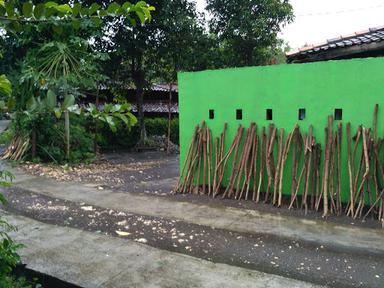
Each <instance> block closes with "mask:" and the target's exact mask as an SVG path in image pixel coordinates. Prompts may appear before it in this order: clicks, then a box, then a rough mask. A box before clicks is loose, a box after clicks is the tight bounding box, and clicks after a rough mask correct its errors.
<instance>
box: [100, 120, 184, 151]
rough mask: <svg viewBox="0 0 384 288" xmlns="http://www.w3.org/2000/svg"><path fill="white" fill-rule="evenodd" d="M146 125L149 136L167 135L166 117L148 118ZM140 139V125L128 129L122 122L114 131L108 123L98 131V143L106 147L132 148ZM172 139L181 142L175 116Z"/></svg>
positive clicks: (177, 142)
mask: <svg viewBox="0 0 384 288" xmlns="http://www.w3.org/2000/svg"><path fill="white" fill-rule="evenodd" d="M145 127H146V130H147V136H149V137H151V136H155V135H157V136H163V135H167V131H168V119H166V118H146V119H145ZM139 139H140V132H139V127H137V126H134V127H133V128H132V129H127V128H126V127H124V126H123V125H122V124H118V125H117V129H116V132H115V133H113V132H112V131H111V130H110V129H109V128H108V126H107V125H104V126H103V127H102V128H101V130H100V131H99V133H98V136H97V142H98V145H99V146H100V147H101V148H103V149H105V150H110V149H132V148H134V147H135V146H136V144H137V143H138V142H139ZM171 141H172V142H173V143H175V144H177V145H178V144H179V119H178V118H175V119H172V121H171Z"/></svg>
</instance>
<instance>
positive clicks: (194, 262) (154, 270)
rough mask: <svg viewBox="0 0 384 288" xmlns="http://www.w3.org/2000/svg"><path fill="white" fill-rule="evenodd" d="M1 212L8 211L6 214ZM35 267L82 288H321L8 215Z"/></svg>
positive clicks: (23, 252)
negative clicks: (17, 229)
mask: <svg viewBox="0 0 384 288" xmlns="http://www.w3.org/2000/svg"><path fill="white" fill-rule="evenodd" d="M0 213H2V214H3V213H4V212H2V211H1V210H0ZM5 217H6V219H7V220H8V221H9V222H10V223H12V224H14V225H16V226H17V227H18V228H19V231H18V232H16V233H13V234H12V236H13V237H14V238H15V240H16V241H18V242H20V243H23V244H24V245H26V248H24V249H23V250H22V253H21V254H22V258H23V261H24V262H26V263H28V267H29V268H30V269H33V270H36V271H40V272H42V273H46V274H49V275H52V276H54V277H56V278H59V279H64V280H65V281H67V282H70V283H73V284H76V285H79V286H82V287H92V288H94V287H111V288H112V287H113V288H119V287H122V288H123V287H124V288H125V287H143V288H144V287H145V288H151V287H172V288H176V287H180V288H182V287H188V288H191V287H207V288H210V287H212V288H213V287H220V288H223V287H231V288H232V287H254V288H258V287H260V288H280V287H281V288H287V287H295V288H315V287H320V286H316V285H313V284H308V283H304V282H301V281H297V280H292V279H287V278H284V277H281V276H276V275H271V274H266V273H261V272H257V271H253V270H248V269H244V268H239V267H234V266H229V265H225V264H215V263H212V262H209V261H205V260H200V259H197V258H193V257H189V256H186V255H182V254H178V253H172V252H167V251H163V250H159V249H156V248H153V247H149V246H147V245H143V244H139V243H135V242H133V241H129V240H124V239H119V238H115V237H108V236H105V235H100V234H96V233H90V232H84V231H81V230H77V229H73V228H68V227H57V226H54V225H49V224H44V223H41V222H38V221H35V220H32V219H29V218H25V217H22V216H15V215H10V214H6V216H5Z"/></svg>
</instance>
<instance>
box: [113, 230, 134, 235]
mask: <svg viewBox="0 0 384 288" xmlns="http://www.w3.org/2000/svg"><path fill="white" fill-rule="evenodd" d="M116 234H117V235H119V236H129V235H131V233H129V232H124V231H119V230H117V231H116Z"/></svg>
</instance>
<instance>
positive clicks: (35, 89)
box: [0, 1, 154, 155]
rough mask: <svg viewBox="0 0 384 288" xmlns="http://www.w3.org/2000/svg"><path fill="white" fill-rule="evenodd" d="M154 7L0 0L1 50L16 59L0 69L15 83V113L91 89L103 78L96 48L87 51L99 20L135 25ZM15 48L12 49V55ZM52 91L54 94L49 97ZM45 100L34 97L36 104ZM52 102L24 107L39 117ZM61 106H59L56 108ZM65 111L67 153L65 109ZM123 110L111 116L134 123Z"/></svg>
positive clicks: (138, 3)
mask: <svg viewBox="0 0 384 288" xmlns="http://www.w3.org/2000/svg"><path fill="white" fill-rule="evenodd" d="M153 10H154V7H152V6H149V5H147V3H146V2H144V1H139V2H137V3H136V4H132V3H130V2H124V3H122V4H121V5H120V4H117V3H114V2H113V3H110V4H109V5H104V6H101V5H99V4H97V3H89V5H83V4H81V3H79V2H74V3H71V4H58V3H55V2H46V3H38V4H36V5H35V4H32V3H31V2H27V1H6V2H4V1H0V27H2V28H3V29H5V31H6V35H4V36H3V37H1V39H2V41H3V42H5V43H6V44H8V45H7V46H6V48H8V51H7V52H10V53H9V54H10V56H13V57H15V56H14V55H15V54H17V57H16V59H17V60H18V61H17V64H16V65H15V64H14V63H15V62H16V61H9V60H8V62H6V63H5V67H6V68H4V66H3V67H2V71H4V70H7V68H8V70H10V71H12V73H11V74H12V75H13V77H11V79H12V78H13V80H14V81H13V82H14V83H15V84H16V85H14V86H15V87H14V88H15V89H14V93H13V97H15V98H16V101H15V102H16V103H17V108H18V110H19V111H20V112H22V113H18V114H17V115H23V114H25V113H23V112H24V111H23V110H28V109H27V108H28V105H27V104H28V103H30V101H31V100H34V99H43V100H45V99H53V98H54V100H55V101H50V102H49V103H51V104H52V103H53V104H54V106H56V104H57V102H56V96H58V99H59V100H62V101H63V103H65V102H66V99H69V98H71V97H72V98H73V99H74V97H75V96H78V95H81V93H79V90H80V89H89V88H93V89H96V87H97V82H98V81H100V80H101V79H103V77H102V73H100V70H99V65H98V62H99V60H100V59H101V58H103V56H102V55H101V53H97V51H92V49H91V48H90V45H89V41H90V40H92V37H95V36H96V35H97V34H99V33H98V31H99V27H100V25H101V23H102V19H105V18H108V19H110V21H114V20H115V19H125V20H127V21H129V22H130V24H129V25H136V22H138V23H140V24H142V25H143V24H144V22H145V21H148V20H150V19H151V11H153ZM136 19H137V21H136ZM13 48H16V49H13ZM15 50H16V51H17V53H13V52H14V51H15ZM20 59H21V60H20ZM52 95H53V97H48V96H52ZM44 102H45V101H35V103H37V104H41V103H44ZM29 106H31V105H29ZM32 106H33V105H32ZM51 106H52V105H48V106H46V105H42V107H41V109H32V110H31V109H29V110H31V111H33V112H36V111H37V113H35V115H38V114H41V113H40V112H39V111H44V113H46V112H47V111H48V110H49V111H52V110H54V109H48V110H47V109H46V107H51ZM67 106H68V105H67ZM60 107H63V105H61V106H59V107H57V109H56V110H58V109H59V108H60ZM126 107H127V108H128V106H126ZM51 108H54V107H51ZM27 112H28V111H27ZM64 112H65V113H64V115H65V118H66V121H65V123H66V135H67V136H66V142H67V143H68V145H67V151H68V153H69V113H68V111H64ZM117 112H121V113H123V114H124V113H125V112H126V111H121V110H120V109H117V110H116V113H117ZM116 113H115V114H116ZM106 114H109V113H106ZM123 114H122V116H123V117H120V118H119V117H117V118H116V117H114V118H115V119H120V120H122V121H123V122H125V123H127V125H128V124H129V125H131V124H132V123H134V121H124V120H125V119H126V118H125V114H124V115H123ZM128 115H129V114H128ZM35 118H36V117H35ZM114 118H113V117H111V116H110V115H106V117H105V119H106V120H108V124H111V123H110V122H111V121H112V120H113V119H114ZM31 119H32V118H31ZM36 119H38V117H37V118H36ZM100 119H101V118H100ZM16 122H17V119H16ZM32 122H33V121H32ZM34 126H35V125H34V124H33V123H32V129H31V131H32V132H31V134H32V135H31V138H32V155H33V154H34V153H33V151H35V150H36V149H33V147H36V143H34V142H35V141H33V140H34V139H36V137H34V135H35V134H36V130H37V129H36V127H34ZM110 126H111V125H110ZM20 131H21V130H20ZM22 138H24V137H21V141H22ZM23 147H25V146H24V145H23ZM11 154H12V153H11ZM19 154H20V153H18V155H19ZM67 155H68V154H67Z"/></svg>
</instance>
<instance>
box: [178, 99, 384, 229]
mask: <svg viewBox="0 0 384 288" xmlns="http://www.w3.org/2000/svg"><path fill="white" fill-rule="evenodd" d="M377 113H378V106H377V105H376V106H375V110H374V120H373V131H372V130H371V129H369V128H365V127H363V126H359V127H358V129H357V134H356V136H355V137H353V138H352V137H351V124H350V123H348V124H347V125H346V144H347V152H348V159H347V162H348V163H345V165H346V164H347V165H348V176H349V187H350V191H349V193H348V195H349V197H348V199H345V197H344V199H342V193H341V192H342V171H343V169H342V159H343V158H342V147H343V145H342V140H343V133H342V132H343V126H342V123H341V122H339V123H338V124H337V125H336V124H335V123H334V121H333V117H332V116H329V117H328V125H327V127H326V128H325V130H324V137H325V138H324V147H323V148H322V147H321V145H320V144H319V143H318V142H317V140H316V138H315V137H314V133H313V130H314V129H313V127H312V126H309V128H308V132H307V133H302V132H301V131H300V128H299V126H298V125H295V127H294V128H293V130H292V131H291V132H289V133H288V134H287V135H286V136H285V131H284V129H282V128H281V129H277V128H276V127H275V126H274V125H273V124H270V125H269V126H268V127H267V128H266V127H262V128H261V129H259V130H260V131H261V133H260V136H259V135H258V127H257V125H256V123H251V124H250V126H249V127H248V128H245V127H243V126H242V125H239V127H238V129H237V132H236V134H235V136H234V138H233V140H232V142H231V143H230V145H229V147H228V149H226V147H227V145H226V140H227V138H228V137H227V130H228V124H227V123H225V125H224V129H223V131H222V132H221V133H220V135H219V136H218V137H216V138H215V139H213V138H212V132H211V130H210V129H209V127H208V126H207V125H206V123H205V122H203V123H202V124H201V125H200V126H199V125H197V126H196V128H195V130H194V133H193V136H192V141H191V144H190V147H189V149H188V153H187V155H186V158H185V163H184V165H183V168H182V173H181V176H180V179H179V182H178V184H177V187H176V190H175V191H176V192H178V193H194V194H207V195H209V196H212V197H216V196H218V195H221V197H222V198H231V199H237V200H240V199H245V200H253V201H255V202H256V203H259V202H260V201H263V202H264V203H269V204H272V205H275V206H277V207H281V206H282V205H283V204H286V205H287V207H288V208H289V209H292V208H296V209H303V210H304V211H305V213H307V212H308V210H315V211H319V212H320V211H321V212H322V214H323V216H324V217H327V216H329V215H341V214H343V213H345V214H347V215H348V216H351V217H353V218H358V217H359V218H363V219H365V218H366V217H368V215H372V216H374V217H375V218H378V219H379V220H380V221H382V222H383V219H384V189H383V188H384V168H383V166H382V162H381V161H380V155H381V154H382V152H381V150H382V149H381V147H382V146H383V143H384V140H382V139H378V138H377ZM335 126H336V128H334V127H335ZM352 142H354V145H352ZM228 144H229V143H228ZM356 157H359V158H358V159H357V160H356ZM289 166H290V167H289ZM288 176H290V178H289V177H288ZM288 187H290V196H288V195H286V194H287V193H286V192H287V191H286V190H284V189H288ZM283 192H285V193H283ZM343 201H344V202H343ZM346 202H348V203H347V204H346V205H345V204H344V205H343V203H346Z"/></svg>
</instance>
